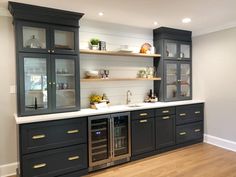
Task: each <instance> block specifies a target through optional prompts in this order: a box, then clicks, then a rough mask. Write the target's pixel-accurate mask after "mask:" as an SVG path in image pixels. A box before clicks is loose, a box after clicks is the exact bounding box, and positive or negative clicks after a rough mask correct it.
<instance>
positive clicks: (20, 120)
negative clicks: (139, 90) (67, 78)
mask: <svg viewBox="0 0 236 177" xmlns="http://www.w3.org/2000/svg"><path fill="white" fill-rule="evenodd" d="M198 103H205V101H204V100H188V101H175V102H157V103H145V104H143V106H141V107H128V106H127V105H117V106H110V107H109V108H107V109H102V110H94V109H81V110H80V111H75V112H65V113H55V114H45V115H36V116H25V117H18V116H17V114H14V118H15V121H16V124H19V125H20V124H29V123H36V122H45V121H53V120H62V119H72V118H79V117H87V116H95V115H102V114H111V113H117V112H129V111H136V110H145V109H155V108H162V107H171V106H181V105H188V104H198Z"/></svg>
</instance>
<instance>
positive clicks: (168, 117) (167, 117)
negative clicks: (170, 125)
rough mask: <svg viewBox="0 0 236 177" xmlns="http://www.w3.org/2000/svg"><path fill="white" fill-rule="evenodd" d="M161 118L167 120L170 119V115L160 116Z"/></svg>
mask: <svg viewBox="0 0 236 177" xmlns="http://www.w3.org/2000/svg"><path fill="white" fill-rule="evenodd" d="M162 119H163V120H167V119H170V116H165V117H162Z"/></svg>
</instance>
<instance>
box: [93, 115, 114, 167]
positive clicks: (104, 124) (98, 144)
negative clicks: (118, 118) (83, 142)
mask: <svg viewBox="0 0 236 177" xmlns="http://www.w3.org/2000/svg"><path fill="white" fill-rule="evenodd" d="M89 124H90V125H89V128H90V130H89V131H90V135H89V136H90V137H89V139H90V142H89V143H90V154H89V156H90V163H92V164H94V165H99V164H102V162H104V161H107V160H108V159H109V158H110V143H109V142H110V136H109V133H110V131H109V129H110V123H109V119H108V118H99V119H94V120H93V119H92V120H89ZM98 161H99V162H98ZM96 162H97V163H96Z"/></svg>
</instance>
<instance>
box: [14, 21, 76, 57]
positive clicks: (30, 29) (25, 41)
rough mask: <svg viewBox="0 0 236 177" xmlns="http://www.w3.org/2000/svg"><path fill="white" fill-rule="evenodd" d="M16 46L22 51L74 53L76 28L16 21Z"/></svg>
mask: <svg viewBox="0 0 236 177" xmlns="http://www.w3.org/2000/svg"><path fill="white" fill-rule="evenodd" d="M16 31H17V33H18V34H17V37H18V40H17V41H18V48H19V51H22V52H36V53H51V54H54V53H55V54H76V53H77V52H78V29H77V28H73V27H66V26H52V25H45V24H41V23H34V22H25V21H24V22H23V21H17V30H16Z"/></svg>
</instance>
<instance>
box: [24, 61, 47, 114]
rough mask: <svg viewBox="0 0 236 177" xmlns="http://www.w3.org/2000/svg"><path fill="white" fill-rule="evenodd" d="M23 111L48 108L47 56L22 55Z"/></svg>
mask: <svg viewBox="0 0 236 177" xmlns="http://www.w3.org/2000/svg"><path fill="white" fill-rule="evenodd" d="M23 60H24V89H25V90H24V92H25V101H24V103H25V111H26V112H27V111H36V110H37V111H40V110H41V111H42V110H45V109H48V89H47V83H48V81H47V79H48V78H47V58H33V57H24V58H23Z"/></svg>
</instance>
